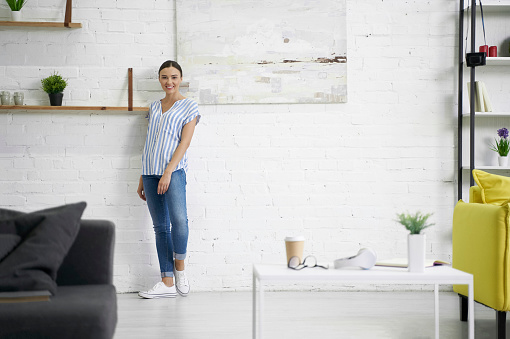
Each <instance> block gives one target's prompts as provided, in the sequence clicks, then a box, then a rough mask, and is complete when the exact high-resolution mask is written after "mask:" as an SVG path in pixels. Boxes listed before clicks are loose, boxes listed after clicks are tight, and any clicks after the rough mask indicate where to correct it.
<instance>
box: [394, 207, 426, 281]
mask: <svg viewBox="0 0 510 339" xmlns="http://www.w3.org/2000/svg"><path fill="white" fill-rule="evenodd" d="M431 215H432V214H431V213H429V214H422V213H421V212H419V211H418V212H416V213H415V214H414V215H413V214H409V213H401V214H397V217H398V222H399V223H401V224H402V225H404V227H405V228H406V229H407V230H408V231H409V235H408V236H407V257H408V269H409V272H424V271H425V245H426V237H425V234H422V233H421V231H423V230H424V229H425V228H427V227H430V226H432V225H434V224H430V223H427V220H428V218H429V217H430V216H431Z"/></svg>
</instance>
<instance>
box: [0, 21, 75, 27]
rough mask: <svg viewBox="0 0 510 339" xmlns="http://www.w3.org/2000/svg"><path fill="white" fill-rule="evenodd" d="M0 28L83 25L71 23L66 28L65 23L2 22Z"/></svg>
mask: <svg viewBox="0 0 510 339" xmlns="http://www.w3.org/2000/svg"><path fill="white" fill-rule="evenodd" d="M0 26H11V27H13V26H21V27H55V28H81V23H77V22H70V23H68V24H67V26H66V24H65V23H64V22H37V21H0Z"/></svg>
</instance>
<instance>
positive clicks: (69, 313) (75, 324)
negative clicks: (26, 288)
mask: <svg viewBox="0 0 510 339" xmlns="http://www.w3.org/2000/svg"><path fill="white" fill-rule="evenodd" d="M0 319H1V320H2V321H1V326H0V338H16V339H34V338H41V339H42V338H44V339H47V338H51V339H59V338H63V339H69V338H72V339H90V338H94V339H111V338H112V337H113V334H114V332H115V326H116V324H117V296H116V291H115V287H114V286H113V285H106V284H105V285H80V286H59V287H58V293H57V294H56V295H55V296H53V297H51V299H50V301H41V302H25V303H12V304H0Z"/></svg>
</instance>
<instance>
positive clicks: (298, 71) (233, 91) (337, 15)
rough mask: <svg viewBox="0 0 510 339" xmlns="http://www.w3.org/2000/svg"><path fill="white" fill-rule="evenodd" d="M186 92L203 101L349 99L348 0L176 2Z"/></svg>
mask: <svg viewBox="0 0 510 339" xmlns="http://www.w3.org/2000/svg"><path fill="white" fill-rule="evenodd" d="M176 6H177V8H176V14H177V62H179V64H180V65H181V66H182V68H183V73H184V74H183V76H184V81H183V83H182V85H181V90H182V92H183V94H184V95H186V96H187V97H190V98H193V99H195V100H196V101H197V102H198V103H199V104H245V103H246V104H248V103H249V104H256V103H260V104H264V103H341V102H347V40H346V8H345V0H292V1H288V0H278V1H275V0H256V1H253V0H196V1H195V0H193V1H192V0H177V1H176Z"/></svg>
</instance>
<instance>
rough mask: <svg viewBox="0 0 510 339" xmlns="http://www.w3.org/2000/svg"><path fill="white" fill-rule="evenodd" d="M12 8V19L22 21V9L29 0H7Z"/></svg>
mask: <svg viewBox="0 0 510 339" xmlns="http://www.w3.org/2000/svg"><path fill="white" fill-rule="evenodd" d="M5 1H6V2H7V4H8V5H9V7H10V8H11V17H12V21H21V12H20V11H21V9H22V8H23V6H24V5H25V3H26V2H27V0H5Z"/></svg>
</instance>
